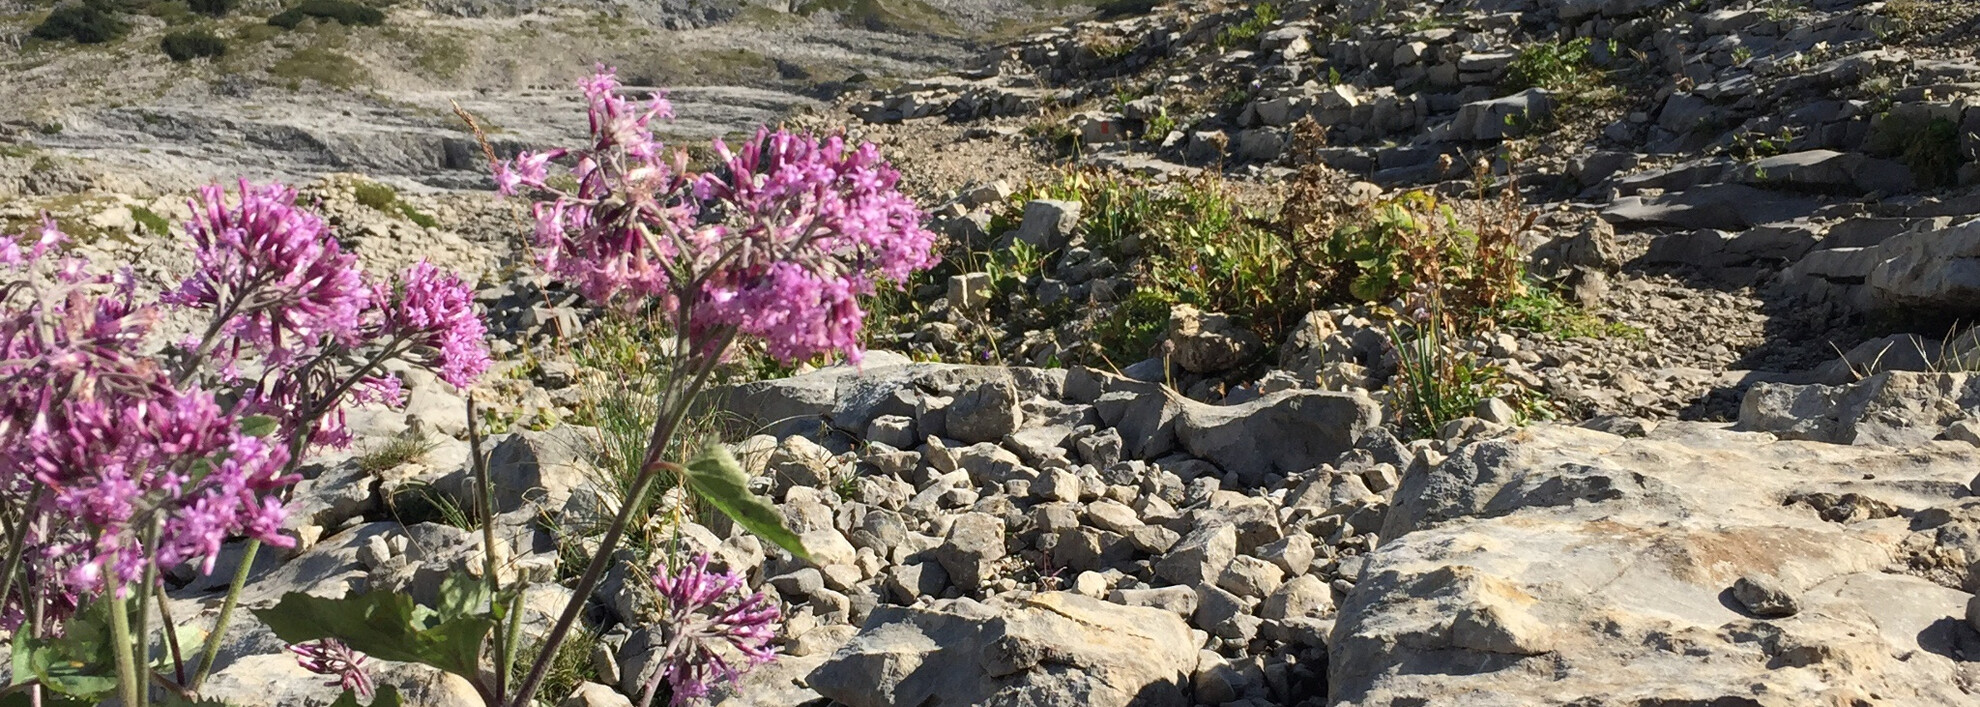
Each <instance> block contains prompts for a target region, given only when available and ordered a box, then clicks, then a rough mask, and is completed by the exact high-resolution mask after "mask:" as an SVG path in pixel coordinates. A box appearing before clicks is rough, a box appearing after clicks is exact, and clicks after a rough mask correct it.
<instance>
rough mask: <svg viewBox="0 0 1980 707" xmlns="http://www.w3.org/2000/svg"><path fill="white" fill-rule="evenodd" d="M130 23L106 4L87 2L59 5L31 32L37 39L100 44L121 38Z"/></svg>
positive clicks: (128, 30)
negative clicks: (118, 17) (125, 21)
mask: <svg viewBox="0 0 1980 707" xmlns="http://www.w3.org/2000/svg"><path fill="white" fill-rule="evenodd" d="M128 32H130V26H129V25H127V24H125V23H124V21H123V20H120V19H117V16H116V15H115V14H113V13H112V12H111V10H110V9H109V8H108V6H107V5H105V4H103V3H97V2H88V3H83V4H80V5H61V6H58V7H56V8H55V11H54V12H50V13H48V17H47V19H44V20H42V21H41V24H39V25H36V26H35V28H34V30H33V31H32V32H31V33H30V34H32V35H33V36H34V37H36V38H39V39H69V40H74V41H75V42H76V43H78V44H102V43H104V42H109V41H113V40H116V39H119V38H121V37H123V36H124V35H125V34H126V33H128Z"/></svg>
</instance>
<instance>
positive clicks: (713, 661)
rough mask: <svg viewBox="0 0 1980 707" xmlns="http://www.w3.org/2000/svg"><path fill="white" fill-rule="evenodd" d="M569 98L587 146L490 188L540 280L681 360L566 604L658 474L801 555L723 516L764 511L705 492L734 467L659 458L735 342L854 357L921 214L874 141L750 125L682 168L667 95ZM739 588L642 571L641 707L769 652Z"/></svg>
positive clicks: (714, 459) (519, 168) (696, 687)
mask: <svg viewBox="0 0 1980 707" xmlns="http://www.w3.org/2000/svg"><path fill="white" fill-rule="evenodd" d="M579 88H580V90H581V91H582V92H583V94H584V98H585V103H586V106H587V113H588V115H589V117H590V128H591V140H590V142H589V144H587V145H584V146H582V147H573V148H561V149H555V150H549V151H545V152H533V153H530V152H526V153H522V154H520V155H518V156H517V157H516V158H515V159H513V160H510V161H505V162H502V163H499V164H497V165H495V166H494V179H495V184H496V189H497V190H498V191H499V192H501V193H502V194H504V195H528V196H530V197H532V199H533V202H534V203H533V207H532V208H533V213H534V216H535V238H534V240H535V245H536V247H537V256H538V261H539V263H540V264H541V265H542V266H543V268H544V269H545V270H546V271H548V272H549V274H550V275H552V276H553V277H556V278H558V279H561V280H564V281H566V282H568V283H570V284H571V285H573V286H574V287H576V288H577V289H578V291H579V292H581V293H582V294H584V295H585V296H586V297H588V298H590V299H592V300H593V301H595V302H598V303H601V304H604V305H607V306H613V307H620V308H625V309H636V310H641V311H657V312H659V313H660V314H661V316H662V321H664V322H665V323H666V324H667V325H668V328H669V329H670V330H671V331H670V333H671V334H672V335H673V336H674V338H675V344H676V346H675V347H674V348H673V349H672V350H674V351H677V352H680V358H679V360H677V361H676V362H675V363H674V374H673V375H672V376H670V380H671V383H670V384H669V387H668V388H667V389H666V390H664V391H662V392H661V393H660V396H659V406H658V409H659V415H658V421H657V422H656V423H655V426H654V429H653V431H652V433H651V434H650V435H649V436H648V444H647V449H646V453H645V456H644V458H643V459H642V460H641V462H640V466H639V467H638V473H637V474H636V476H635V479H634V482H633V484H632V485H631V487H630V490H629V492H628V494H627V498H629V499H633V500H631V501H629V502H627V503H625V504H622V506H621V508H620V510H619V515H618V516H617V517H616V518H615V519H614V521H613V524H612V525H611V526H609V528H608V529H607V532H606V534H605V536H604V538H603V539H602V540H601V544H600V547H599V549H598V550H597V552H596V554H595V555H594V556H593V558H592V561H591V563H590V564H589V565H588V566H587V567H586V569H585V572H584V574H583V575H582V576H581V577H580V578H579V581H578V584H577V586H576V587H575V588H574V591H575V593H574V594H573V596H575V597H584V596H588V595H589V594H590V592H591V591H592V589H593V588H594V587H595V586H596V585H597V583H598V581H599V579H600V578H601V577H602V576H603V574H604V572H605V570H606V569H607V566H608V565H609V560H610V558H611V556H612V555H613V553H614V551H615V550H616V549H617V546H618V543H619V541H620V540H621V539H622V536H623V533H624V530H625V528H626V526H627V525H628V523H629V522H630V519H631V518H633V517H635V514H636V513H637V512H638V509H639V506H640V505H641V504H642V503H643V502H644V501H645V500H646V496H647V495H648V494H647V491H648V489H650V488H652V486H653V483H654V479H655V478H656V477H657V476H658V475H659V474H663V473H665V474H671V475H673V476H675V477H676V478H677V480H678V481H680V482H681V484H682V485H684V486H686V487H687V488H688V489H690V490H693V491H695V492H697V493H699V494H701V495H703V496H704V497H706V498H709V500H710V501H712V503H711V504H710V505H712V506H714V507H715V508H717V509H720V510H722V511H723V512H725V513H728V514H729V515H730V516H731V517H735V518H736V519H737V520H738V522H739V523H740V524H741V525H742V526H743V527H746V528H748V529H750V530H752V531H754V532H756V533H758V534H759V535H763V536H764V537H766V538H768V539H770V540H771V541H773V542H775V543H777V544H778V545H780V546H782V547H784V548H785V549H786V550H789V551H791V552H793V553H794V554H799V555H802V554H803V552H804V549H803V546H802V544H801V543H799V542H798V541H797V539H796V536H795V535H792V534H790V533H789V531H788V530H785V529H783V528H781V527H779V526H776V525H774V524H772V525H767V526H765V525H760V524H757V523H756V522H753V521H751V520H750V519H749V514H747V513H738V512H737V511H736V510H735V509H736V508H738V507H741V506H747V505H749V504H752V503H761V502H760V501H758V500H756V499H754V498H753V497H749V496H748V494H747V492H746V491H740V492H739V491H735V490H733V489H740V488H743V487H745V486H746V484H743V483H714V482H711V481H709V479H712V478H714V477H724V478H725V479H727V480H729V481H734V480H738V479H740V478H741V477H742V472H741V471H740V469H739V468H737V467H736V465H735V462H734V460H733V458H731V457H728V456H727V455H726V454H721V453H719V452H720V450H719V449H714V450H710V452H714V453H713V454H710V453H704V454H703V455H702V456H701V457H698V458H697V459H695V460H692V461H687V462H679V461H676V460H668V459H665V458H664V457H663V454H664V453H665V450H667V449H668V445H669V443H670V441H671V440H672V438H673V436H674V433H675V432H676V431H677V429H678V428H679V426H680V424H681V421H682V419H683V418H684V417H685V416H686V415H687V413H688V410H689V408H690V406H691V405H692V404H693V402H694V399H695V397H696V396H697V395H698V394H699V393H700V391H701V389H702V388H703V387H704V386H705V385H706V383H707V382H708V379H709V377H710V375H711V374H712V373H713V371H714V368H715V367H716V365H717V364H718V363H720V362H721V361H723V360H724V359H725V357H727V356H729V355H730V354H731V352H732V350H733V348H734V345H736V344H738V343H754V344H758V345H760V346H761V347H762V350H763V351H764V352H766V353H767V354H768V355H769V356H770V357H772V358H775V359H777V360H779V361H783V362H785V363H789V362H793V361H800V360H808V359H811V358H813V357H816V356H819V355H822V354H833V353H836V354H841V355H843V356H845V357H846V359H847V360H848V361H851V362H853V363H857V362H858V361H859V359H860V356H861V354H862V353H863V350H862V347H861V344H860V337H859V332H860V329H861V327H862V326H863V325H864V323H865V316H866V313H865V311H864V310H863V309H862V308H861V306H860V298H861V297H863V296H865V295H869V294H872V293H874V292H875V291H876V290H877V289H878V288H880V287H883V286H893V284H894V283H899V282H902V281H905V280H906V279H907V278H908V277H910V276H912V275H913V274H914V273H915V272H917V271H921V270H925V269H927V268H930V267H933V266H934V265H935V263H936V257H935V255H934V254H933V247H934V244H935V234H934V233H932V232H930V231H929V230H928V229H926V228H925V227H923V223H924V222H925V221H926V215H925V214H924V213H923V212H922V211H921V209H920V208H919V207H918V206H916V205H915V203H914V202H913V201H912V200H911V199H909V198H908V197H907V196H905V195H904V194H902V193H901V192H900V190H899V184H900V179H901V176H900V173H899V172H898V171H896V170H895V169H894V168H893V166H892V165H890V164H888V163H887V161H886V160H884V159H882V158H881V156H880V151H879V149H878V148H876V147H874V146H873V145H871V144H859V145H853V144H850V143H848V142H847V141H846V139H845V138H844V137H843V136H838V135H832V136H826V137H822V138H821V137H818V136H813V135H804V134H798V133H793V132H789V131H785V130H774V131H773V130H769V129H759V130H758V131H757V132H756V134H755V135H754V136H753V137H751V138H750V139H748V140H746V141H744V142H743V144H742V145H740V146H734V147H732V146H730V145H728V144H726V143H724V142H722V141H720V140H717V141H715V144H714V148H715V154H716V156H717V158H718V161H719V163H718V164H717V165H716V166H715V167H714V168H713V169H710V170H708V171H704V172H699V173H696V172H693V171H691V170H690V169H689V167H688V159H687V156H686V153H685V152H682V151H680V150H675V149H669V148H667V147H666V146H664V145H662V144H661V143H660V142H659V141H658V140H656V139H654V136H653V132H652V123H653V121H655V120H667V119H671V118H672V117H673V106H672V105H671V104H670V103H668V102H667V100H666V98H665V97H663V96H657V95H656V96H652V97H650V98H648V99H646V100H645V101H642V102H635V101H633V100H629V99H627V98H624V97H622V96H620V95H619V90H620V84H619V81H618V79H617V77H616V76H615V75H614V73H613V72H612V71H611V70H609V69H603V68H601V69H600V70H599V71H598V73H596V74H595V75H593V76H591V77H590V78H588V79H586V80H584V81H582V82H580V84H579ZM553 172H556V173H559V174H558V175H557V176H554V177H553ZM559 184H564V185H570V184H574V185H575V186H574V187H566V188H560V187H559V186H558V185H559ZM766 515H767V516H769V517H775V513H774V512H770V513H767V514H766ZM741 582H742V580H741V578H739V577H736V576H733V575H727V574H722V573H715V572H710V571H708V569H707V566H706V559H705V558H695V559H694V560H692V561H689V562H686V563H685V564H684V565H682V566H681V568H680V569H679V570H677V571H674V570H669V569H667V567H665V566H662V567H660V568H659V569H657V570H656V571H655V585H656V588H657V589H658V590H659V592H660V594H661V595H662V596H661V600H662V602H663V604H664V606H663V614H664V615H665V616H666V617H667V623H666V624H665V630H667V631H669V632H670V633H669V635H671V636H672V637H673V638H672V639H671V640H670V641H669V643H668V653H667V656H666V664H665V666H664V668H663V669H662V670H661V671H660V672H659V673H658V674H656V675H655V676H654V677H653V679H652V681H651V682H649V683H648V684H647V689H646V690H645V694H644V695H643V700H644V701H645V702H646V703H649V704H650V703H651V701H652V700H653V699H654V698H655V697H656V694H657V688H658V686H659V685H660V684H661V683H662V682H664V683H666V685H667V687H668V694H670V695H671V696H672V697H671V699H672V700H673V702H674V703H675V704H681V703H682V701H683V700H686V699H690V698H693V697H696V696H699V695H702V694H705V693H706V692H707V690H708V687H709V685H710V683H712V682H714V681H717V680H731V681H733V680H734V679H735V678H736V676H737V674H738V673H739V672H740V671H742V670H746V669H747V668H748V667H750V666H752V665H755V664H759V663H762V662H765V661H768V660H771V659H772V658H774V656H775V654H774V653H773V652H772V650H771V648H770V640H771V637H772V631H773V629H772V624H773V623H774V622H775V621H776V620H777V618H778V613H777V610H776V608H775V607H774V606H772V605H770V604H769V603H768V602H767V600H765V599H764V598H763V596H762V595H761V594H755V595H751V596H748V597H744V598H739V599H735V600H732V601H728V602H727V603H720V602H721V597H723V596H725V595H729V594H740V593H741V591H742V587H741ZM718 603H719V605H718ZM582 609H583V606H582V602H581V601H573V602H572V603H571V604H569V605H568V606H566V607H565V611H564V612H563V614H562V615H561V616H560V617H559V619H558V621H557V623H556V624H555V625H554V626H553V628H552V630H551V633H550V634H549V635H548V636H547V637H546V645H547V646H549V648H546V649H545V650H544V651H543V652H542V654H541V657H539V658H538V659H537V660H536V663H535V664H533V665H532V666H531V668H530V671H529V673H528V674H527V676H526V677H525V678H524V681H523V682H522V684H520V685H519V686H518V687H517V689H516V691H515V693H514V699H513V700H512V701H510V702H509V704H514V705H522V704H527V701H528V700H529V699H531V698H532V697H533V696H534V694H535V691H536V690H537V689H538V687H540V685H541V683H542V680H543V677H544V675H545V673H546V671H547V670H548V667H549V660H550V656H552V655H554V654H555V650H554V647H555V646H556V645H558V644H559V643H561V642H562V641H563V640H564V638H565V637H566V636H567V635H568V634H569V632H570V629H571V626H572V624H573V623H574V622H575V621H576V620H577V618H578V616H579V615H580V614H581V612H582ZM718 645H719V646H724V647H723V648H722V651H730V653H729V655H731V656H733V655H736V654H739V655H741V656H742V659H741V661H740V663H732V662H731V661H732V660H734V659H733V658H732V657H731V658H725V657H723V655H724V654H723V652H722V651H717V650H715V647H717V646H718Z"/></svg>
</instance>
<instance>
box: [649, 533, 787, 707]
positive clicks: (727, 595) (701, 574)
mask: <svg viewBox="0 0 1980 707" xmlns="http://www.w3.org/2000/svg"><path fill="white" fill-rule="evenodd" d="M742 583H743V580H742V576H741V575H738V574H735V573H733V572H709V571H708V555H706V554H702V555H697V556H696V557H695V558H694V559H692V560H690V561H688V562H687V563H686V565H684V566H683V567H681V570H680V572H679V573H673V572H669V571H668V570H667V566H666V565H665V564H662V565H660V566H658V567H655V568H654V570H653V587H654V588H655V589H657V590H659V593H660V602H661V610H662V612H663V613H664V614H665V615H666V619H667V620H666V621H665V623H664V624H663V626H664V627H665V628H666V630H667V631H668V632H669V636H668V641H667V643H666V646H667V653H666V655H664V656H662V660H663V661H664V662H663V663H662V664H661V666H660V672H659V673H658V674H656V675H655V676H654V680H655V681H658V680H661V679H665V680H666V681H667V684H668V686H669V687H670V688H671V690H672V693H673V702H672V704H674V705H684V704H687V703H688V702H689V701H691V700H693V699H694V698H697V697H702V696H704V695H707V694H708V688H709V687H710V686H711V683H713V682H714V681H716V680H728V681H730V682H731V683H734V682H735V681H736V679H737V678H738V677H739V676H740V675H741V673H742V672H743V671H747V670H748V669H750V668H751V667H754V666H756V665H760V664H763V663H768V662H770V661H773V660H776V659H777V652H776V650H775V649H773V648H771V646H770V642H771V641H772V640H774V639H775V638H776V632H775V630H774V628H773V625H774V624H775V623H776V622H777V619H778V618H779V612H778V611H777V607H776V606H775V605H773V604H771V603H770V601H769V600H768V599H766V598H765V597H764V596H763V594H762V593H761V592H757V593H754V594H749V595H746V596H745V595H743V593H742ZM721 644H726V645H727V646H728V647H730V648H733V649H734V650H735V651H737V652H739V653H741V654H742V657H743V659H744V661H745V662H744V664H743V665H742V666H741V667H740V669H739V668H737V667H736V666H731V665H730V664H729V662H728V660H726V659H724V658H723V657H722V655H721V654H720V653H718V652H717V651H716V647H717V646H718V645H721ZM654 685H657V682H656V683H654ZM652 691H653V688H652V687H649V688H648V690H647V692H648V694H649V695H651V694H652Z"/></svg>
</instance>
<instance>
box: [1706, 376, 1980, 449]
mask: <svg viewBox="0 0 1980 707" xmlns="http://www.w3.org/2000/svg"><path fill="white" fill-rule="evenodd" d="M1975 408H1980V377H1976V376H1973V375H1971V374H1966V373H1911V372H1905V371H1887V372H1884V373H1879V374H1876V375H1873V376H1870V377H1869V378H1865V379H1863V380H1861V381H1858V382H1855V383H1850V384H1847V385H1840V386H1825V385H1788V384H1779V383H1760V384H1756V385H1754V386H1753V387H1752V388H1751V389H1749V390H1747V393H1746V398H1745V399H1744V400H1743V401H1742V402H1741V405H1740V409H1739V424H1740V427H1741V428H1742V429H1748V430H1758V431H1764V432H1772V433H1774V434H1776V435H1779V436H1780V437H1781V438H1782V439H1807V440H1819V441H1823V442H1831V443H1835V444H1878V445H1887V446H1899V447H1905V446H1913V445H1917V444H1922V443H1924V442H1928V441H1931V440H1932V439H1935V438H1937V437H1939V435H1940V433H1941V432H1942V431H1944V430H1945V428H1946V427H1947V426H1949V425H1952V424H1954V423H1957V422H1959V421H1960V420H1963V419H1965V418H1966V417H1967V415H1968V414H1969V413H1968V412H1967V411H1969V410H1973V409H1975Z"/></svg>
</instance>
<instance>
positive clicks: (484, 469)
mask: <svg viewBox="0 0 1980 707" xmlns="http://www.w3.org/2000/svg"><path fill="white" fill-rule="evenodd" d="M475 417H476V416H475V409H474V396H473V395H469V396H468V398H467V425H468V454H469V455H471V459H470V466H471V468H473V469H474V481H475V489H476V493H475V496H476V499H475V505H476V506H477V508H476V509H475V510H476V512H478V513H480V514H481V575H482V581H485V582H487V583H488V601H489V602H491V603H492V602H497V601H501V596H502V578H501V577H500V576H498V575H497V574H496V570H497V569H498V568H497V567H496V566H495V565H496V563H495V481H494V479H492V478H490V477H489V476H488V460H487V458H486V457H483V456H481V428H480V426H479V425H478V424H476V422H475ZM494 608H495V607H494V606H493V605H492V604H491V605H490V606H489V609H490V610H491V611H492V610H493V609H494ZM521 620H522V619H521V617H518V616H514V615H512V614H510V613H509V612H504V613H503V616H502V624H512V623H517V622H520V621H521ZM497 628H498V629H499V628H500V626H498V627H497ZM503 633H504V632H502V631H499V630H498V631H497V632H496V634H495V636H494V637H493V639H494V640H493V643H494V644H495V670H494V671H493V672H494V673H495V676H494V679H495V684H494V688H495V690H494V692H495V699H494V701H493V702H491V703H490V704H491V705H493V706H494V707H500V705H501V704H502V703H503V702H505V701H507V700H508V697H509V672H508V665H509V645H508V641H507V640H506V636H504V635H503Z"/></svg>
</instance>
